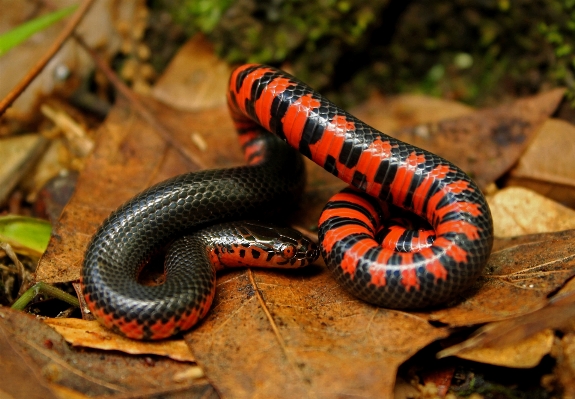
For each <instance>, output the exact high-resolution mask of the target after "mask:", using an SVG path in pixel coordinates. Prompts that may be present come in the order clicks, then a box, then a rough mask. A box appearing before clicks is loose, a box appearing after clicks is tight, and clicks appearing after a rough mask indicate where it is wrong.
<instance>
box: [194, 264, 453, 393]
mask: <svg viewBox="0 0 575 399" xmlns="http://www.w3.org/2000/svg"><path fill="white" fill-rule="evenodd" d="M217 284H218V286H217V291H216V292H217V293H216V298H215V301H214V304H213V307H212V310H211V312H210V313H209V314H208V317H207V319H206V320H205V321H204V322H203V323H202V324H201V325H200V326H199V327H198V328H196V329H194V330H192V331H191V332H190V333H188V334H186V340H187V341H188V342H189V343H190V345H191V347H192V348H193V351H194V354H195V355H196V357H197V360H198V364H199V365H200V366H201V367H202V368H203V369H204V370H205V372H206V375H207V376H209V378H210V381H212V382H213V383H214V386H215V387H216V388H217V389H218V391H219V392H221V393H222V395H223V396H224V397H235V398H269V397H274V398H284V397H285V398H293V397H315V398H333V397H341V396H345V395H352V396H358V397H364V398H380V397H392V394H393V389H394V382H395V375H396V372H397V367H398V366H399V365H400V364H401V363H403V362H404V361H405V360H406V359H408V358H409V357H411V356H412V355H413V354H415V353H416V352H417V351H418V350H419V349H421V348H423V347H424V346H426V345H428V344H429V343H430V342H433V341H434V340H436V339H439V338H441V337H445V336H447V334H448V331H447V330H446V329H443V328H435V327H433V326H431V325H430V324H429V323H428V322H427V321H426V319H425V318H421V317H417V316H415V315H410V314H408V313H405V312H399V311H394V310H388V309H381V308H377V307H375V306H372V305H368V304H366V303H364V302H361V301H359V300H357V299H355V298H353V297H351V296H350V295H349V294H348V293H347V292H345V291H344V290H343V289H342V288H341V287H340V286H339V285H337V283H336V282H335V281H334V280H333V279H332V278H331V276H330V275H329V274H328V273H326V271H325V269H324V268H323V267H322V268H319V267H317V268H310V269H307V270H301V271H295V270H294V271H291V272H287V271H286V272H270V271H261V272H260V271H257V270H253V271H248V272H235V271H234V272H231V273H226V274H225V275H223V276H220V277H219V278H218V283H217Z"/></svg>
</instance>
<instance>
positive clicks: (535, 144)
mask: <svg viewBox="0 0 575 399" xmlns="http://www.w3.org/2000/svg"><path fill="white" fill-rule="evenodd" d="M512 175H513V176H514V177H523V178H528V179H534V180H541V181H545V182H550V183H558V184H564V185H568V186H572V187H575V126H573V125H572V124H570V123H568V122H566V121H563V120H559V119H549V120H547V121H546V122H545V123H544V124H543V126H542V127H541V129H540V130H539V132H538V133H537V135H536V136H535V138H534V139H533V141H532V142H531V144H530V145H529V147H528V148H527V150H526V151H525V153H524V154H523V156H522V157H521V159H520V161H519V163H518V164H517V167H516V168H514V169H513V172H512Z"/></svg>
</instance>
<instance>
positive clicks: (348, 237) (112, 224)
mask: <svg viewBox="0 0 575 399" xmlns="http://www.w3.org/2000/svg"><path fill="white" fill-rule="evenodd" d="M228 105H229V108H230V111H231V116H232V118H233V121H234V124H235V127H236V129H237V131H238V133H239V138H240V143H241V145H242V148H243V150H244V154H245V158H246V160H247V164H248V165H247V166H242V167H237V168H232V169H221V170H208V171H200V172H195V173H189V174H184V175H180V176H177V177H174V178H172V179H170V180H167V181H165V182H163V183H159V184H157V185H156V186H154V187H151V188H149V189H147V190H145V191H144V192H142V193H141V194H139V195H137V196H136V197H135V198H133V199H131V200H130V201H128V202H127V203H125V204H124V205H122V206H121V207H120V208H119V209H118V210H116V211H115V212H113V213H112V214H111V215H110V216H109V217H108V219H107V220H106V221H105V222H104V223H103V224H102V226H101V227H100V228H99V229H98V231H97V232H96V234H95V235H94V237H93V238H92V241H91V243H90V244H89V247H88V250H87V251H86V255H85V260H84V265H83V268H82V273H81V285H82V287H83V294H84V297H85V299H86V302H87V304H88V306H89V309H90V310H91V311H92V313H93V314H94V315H95V316H96V318H97V319H99V320H100V321H101V322H102V323H103V324H104V325H106V326H107V327H109V328H111V329H114V330H116V331H118V332H120V333H122V334H124V335H126V336H128V337H131V338H140V339H160V338H164V337H168V336H170V335H173V334H175V333H177V332H179V331H183V330H186V329H188V328H190V327H191V326H193V325H194V324H195V323H197V322H198V321H199V320H200V319H201V318H202V317H204V316H205V315H206V313H207V312H208V310H209V308H210V305H211V302H212V299H213V296H214V291H215V270H216V269H219V268H222V267H223V266H224V265H225V264H226V263H228V261H229V259H228V258H231V257H233V256H235V257H236V258H237V259H239V261H238V262H237V265H242V264H251V263H249V262H248V261H247V258H251V259H250V260H251V261H254V256H253V255H255V254H256V252H257V251H258V250H259V249H256V251H255V252H253V253H252V251H251V250H249V251H246V250H245V249H246V248H248V247H249V245H251V244H252V243H253V239H254V237H256V241H257V236H261V235H263V232H262V231H263V230H265V229H266V228H267V227H266V226H267V225H265V224H263V225H262V224H258V223H252V225H251V226H252V227H251V228H252V230H253V229H255V233H254V231H250V225H248V227H246V226H243V227H242V226H241V225H237V224H234V223H232V224H231V225H230V224H225V226H224V230H221V229H220V228H219V226H213V225H214V224H216V223H219V222H220V221H229V220H238V219H244V218H253V219H258V220H266V219H267V218H273V217H274V216H277V215H281V214H285V213H286V210H287V209H289V208H290V206H291V205H292V204H293V203H295V202H297V201H298V199H299V198H300V195H301V193H302V190H303V184H304V180H305V177H304V164H303V160H302V159H301V157H300V155H299V153H301V154H303V155H304V156H306V157H308V158H310V159H312V160H313V161H314V162H315V163H317V164H318V165H320V166H322V167H323V168H324V169H325V170H327V171H328V172H330V173H332V174H334V175H336V176H337V177H339V178H340V179H341V180H343V181H345V182H346V183H348V184H349V185H350V187H349V188H347V189H345V190H343V191H342V192H340V193H339V194H336V195H335V196H334V197H333V198H331V199H330V200H329V202H328V203H327V205H326V206H325V209H324V211H323V213H322V215H321V217H320V220H319V242H320V247H321V254H322V256H323V258H324V260H325V262H326V265H327V267H328V268H329V269H330V271H331V272H332V274H333V275H334V276H335V278H336V280H337V281H338V282H339V283H340V284H341V285H342V286H343V287H345V288H346V289H347V290H348V291H349V292H351V293H352V294H353V295H355V296H357V297H358V298H360V299H363V300H365V301H367V302H370V303H373V304H377V305H379V306H384V307H390V308H407V309H409V308H422V307H427V306H432V305H437V304H441V303H443V302H446V301H448V300H450V299H453V298H455V297H457V295H458V294H460V293H461V292H462V291H463V290H465V289H466V288H468V287H469V286H470V284H472V283H473V282H474V281H475V280H476V279H477V277H478V276H479V275H480V274H481V272H482V270H483V267H484V265H485V264H486V262H487V258H488V257H489V254H490V251H491V246H492V241H493V238H492V237H493V233H492V230H493V228H492V221H491V214H490V211H489V208H488V206H487V203H486V201H485V198H484V197H483V195H482V193H481V191H480V190H479V188H478V187H477V186H476V184H475V183H474V182H473V181H472V180H471V179H470V178H469V177H468V176H467V175H466V174H465V173H464V172H463V171H461V170H460V169H459V168H458V167H456V166H455V165H453V164H451V163H450V162H448V161H446V160H445V159H442V158H440V157H438V156H437V155H434V154H432V153H430V152H427V151H424V150H422V149H419V148H416V147H414V146H412V145H409V144H406V143H403V142H401V141H399V140H396V139H394V138H392V137H390V136H387V135H385V134H383V133H381V132H379V131H377V130H375V129H373V128H372V127H370V126H368V125H366V124H365V123H363V122H361V121H360V120H358V119H356V118H355V117H353V116H352V115H350V114H348V113H347V112H345V111H343V110H342V109H341V108H339V107H337V106H336V105H334V104H333V103H331V102H329V101H328V100H326V99H325V98H323V97H322V96H321V95H319V94H318V93H316V92H315V91H314V90H312V89H311V88H310V87H308V86H307V85H305V84H304V83H302V82H300V81H298V80H297V79H295V78H294V77H292V76H290V75H288V74H287V73H285V72H283V71H280V70H277V69H274V68H272V67H268V66H263V65H244V66H241V67H239V68H237V69H235V71H234V72H233V73H232V76H231V79H230V85H229V91H228ZM268 132H272V133H274V134H275V135H272V134H270V133H268ZM278 138H279V139H278ZM282 141H285V142H287V143H288V144H289V145H290V146H291V148H290V147H289V146H286V145H285V144H284V143H283V142H282ZM294 149H296V150H297V151H295V150H294ZM388 204H389V205H388ZM395 207H399V208H402V209H404V210H406V211H409V212H412V213H414V214H416V215H419V217H421V218H423V219H424V220H426V221H427V222H428V223H429V225H431V226H432V228H433V230H434V233H432V234H427V233H425V232H424V231H423V230H421V232H420V231H418V230H416V231H404V230H399V233H398V230H393V229H391V228H390V227H389V226H387V225H385V224H384V223H385V220H384V219H385V218H386V217H387V216H389V214H390V212H394V210H395ZM254 226H255V227H254ZM226 229H227V230H226ZM270 229H271V230H270V231H271V237H272V238H265V239H262V240H261V241H265V243H264V250H262V251H263V252H262V253H263V254H264V255H262V254H259V255H257V256H255V258H256V259H255V263H256V265H257V264H259V263H261V262H260V261H261V260H262V259H263V258H264V257H265V258H268V257H270V258H273V257H276V256H279V257H280V259H281V256H282V252H284V251H287V252H290V253H289V254H287V255H288V257H287V258H286V259H287V260H284V261H281V260H280V261H279V263H282V262H283V263H284V264H286V265H287V266H291V267H295V266H304V265H306V264H308V263H310V262H312V261H313V260H315V258H316V257H317V250H316V249H315V248H314V247H313V244H312V243H310V242H309V241H308V240H306V239H305V238H304V237H301V236H297V233H294V232H292V231H291V230H290V231H289V232H288V230H285V231H284V233H285V234H284V235H285V237H283V239H284V241H283V242H282V241H281V240H280V239H281V238H282V237H280V236H282V233H281V232H279V233H278V232H274V230H273V229H274V228H271V227H270ZM183 233H191V235H187V236H185V237H184V238H180V239H175V237H178V236H180V235H182V234H183ZM292 234H296V236H294V237H292ZM234 237H235V238H238V239H240V240H242V239H245V240H250V239H251V240H252V242H240V243H234V242H232V241H230V240H231V239H232V238H234ZM274 237H275V238H274ZM276 239H277V243H275V242H276V241H274V240H276ZM174 240H175V242H174V243H173V244H172V245H171V247H170V248H169V249H168V253H167V255H166V259H167V260H166V266H165V269H166V271H165V273H166V281H165V282H164V283H163V284H161V285H157V286H144V285H141V284H139V283H138V281H137V276H138V273H139V271H140V269H141V268H142V265H143V264H145V262H146V261H147V260H148V259H149V258H150V257H151V256H152V255H153V254H154V253H156V252H158V251H159V249H160V248H161V247H163V246H165V245H166V244H167V243H170V242H173V241H174ZM218 240H219V241H218ZM266 240H267V241H266ZM270 240H272V241H274V244H270ZM285 240H287V243H286V242H285ZM380 241H383V244H380ZM290 243H291V244H290ZM276 244H277V245H276ZM412 244H413V245H412ZM266 245H267V247H266ZM274 245H275V246H277V247H278V248H279V253H277V252H276V253H274V254H272V251H271V248H270V247H273V246H274ZM412 247H415V248H412ZM286 248H287V250H286ZM242 249H244V251H243V254H244V258H242V257H241V256H239V255H240V254H241V253H242ZM276 249H277V248H276ZM246 254H247V258H246ZM222 256H223V258H221V257H222ZM290 256H291V258H290ZM244 260H245V262H244ZM231 262H234V261H233V260H232V261H231ZM212 263H213V264H212ZM277 263H278V262H276V266H278V265H277Z"/></svg>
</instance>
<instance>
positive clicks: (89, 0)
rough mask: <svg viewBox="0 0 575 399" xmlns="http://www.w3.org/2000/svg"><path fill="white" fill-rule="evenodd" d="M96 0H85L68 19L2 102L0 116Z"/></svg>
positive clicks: (58, 48) (52, 55) (0, 103)
mask: <svg viewBox="0 0 575 399" xmlns="http://www.w3.org/2000/svg"><path fill="white" fill-rule="evenodd" d="M93 2H94V0H84V2H83V3H82V4H81V5H80V7H78V9H77V10H76V12H75V13H74V15H72V18H71V19H70V20H69V21H68V24H67V25H66V27H65V28H64V29H63V30H62V32H60V34H59V35H58V37H57V38H56V40H55V41H54V42H53V43H52V45H51V46H50V48H49V49H48V51H46V53H45V54H44V55H43V56H42V57H41V58H40V59H39V60H38V62H37V63H36V64H35V65H34V66H33V67H32V68H31V69H30V70H29V71H28V73H27V74H26V76H24V78H23V79H22V80H21V81H20V82H19V83H18V84H17V85H16V87H14V88H13V89H12V90H11V91H10V93H8V95H7V96H6V97H5V98H4V99H3V100H2V101H1V102H0V116H2V115H3V114H4V112H6V109H8V107H10V106H11V105H12V103H13V102H14V101H15V100H16V99H17V98H18V96H20V94H21V93H22V92H23V91H24V90H26V88H27V87H28V85H29V84H30V83H31V82H32V81H33V80H34V79H35V78H36V76H38V74H39V73H40V72H42V70H43V69H44V67H45V66H46V64H48V62H49V61H50V60H51V59H52V57H54V54H56V53H57V52H58V50H60V48H61V47H62V45H63V44H64V42H65V41H66V39H68V37H70V35H71V34H72V32H73V31H74V29H76V27H77V26H78V24H79V23H80V21H82V18H83V17H84V15H86V12H87V11H88V9H89V8H90V6H91V5H92V3H93Z"/></svg>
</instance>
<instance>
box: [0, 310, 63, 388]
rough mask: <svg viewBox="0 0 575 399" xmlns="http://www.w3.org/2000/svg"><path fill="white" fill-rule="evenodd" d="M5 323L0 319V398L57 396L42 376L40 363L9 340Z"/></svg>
mask: <svg viewBox="0 0 575 399" xmlns="http://www.w3.org/2000/svg"><path fill="white" fill-rule="evenodd" d="M23 317H26V316H23ZM5 324H6V323H3V322H2V321H1V320H0V353H2V361H1V362H0V398H2V399H4V398H6V399H10V398H27V399H44V398H46V399H52V398H54V399H55V398H57V395H56V394H55V393H54V392H53V390H52V389H50V387H49V386H48V384H46V381H45V379H44V378H42V370H41V367H40V365H38V364H36V363H35V362H34V361H33V360H32V359H31V358H30V357H29V356H27V355H26V354H25V353H23V352H22V350H21V349H20V348H19V347H18V345H15V344H14V343H13V342H12V341H11V337H10V334H9V333H7V332H6V327H7V326H6V325H5Z"/></svg>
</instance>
